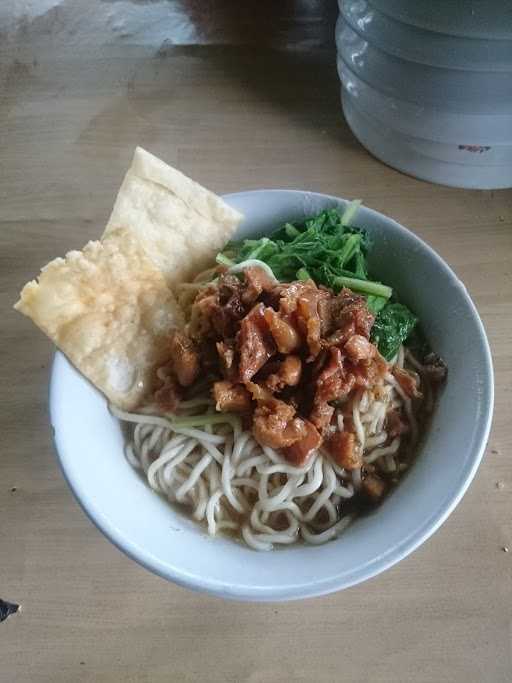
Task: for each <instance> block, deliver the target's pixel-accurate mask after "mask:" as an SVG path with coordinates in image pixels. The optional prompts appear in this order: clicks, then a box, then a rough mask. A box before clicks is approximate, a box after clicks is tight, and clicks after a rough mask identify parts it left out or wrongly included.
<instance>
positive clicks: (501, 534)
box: [0, 0, 512, 683]
mask: <svg viewBox="0 0 512 683" xmlns="http://www.w3.org/2000/svg"><path fill="white" fill-rule="evenodd" d="M14 4H15V3H14ZM21 4H25V3H21ZM33 4H34V3H32V5H33ZM219 4H220V3H219ZM242 4H243V3H238V6H240V5H242ZM276 4H279V3H274V9H273V10H272V7H271V6H270V3H260V9H259V11H258V12H256V11H254V13H251V12H250V11H249V10H246V11H243V12H240V11H237V10H236V7H237V3H226V6H225V7H224V10H223V15H222V14H221V15H217V13H216V12H215V7H214V5H215V3H211V2H209V3H204V5H203V4H202V3H199V2H196V3H192V2H191V3H186V2H182V3H173V2H167V3H166V2H149V1H147V2H142V1H137V0H131V2H128V1H127V2H123V3H116V2H115V0H108V1H107V0H104V2H100V0H91V2H80V1H79V0H70V1H68V2H67V1H65V0H63V1H62V2H60V3H59V2H54V3H50V2H48V3H47V5H48V9H47V11H45V12H41V13H40V14H39V15H37V16H32V17H30V18H27V16H21V15H20V16H18V17H14V18H11V19H12V21H11V22H10V23H7V21H6V23H5V27H4V28H5V31H4V32H3V34H2V35H1V36H0V37H1V38H2V39H1V40H0V227H1V230H0V297H1V305H2V307H1V322H0V335H1V342H0V344H1V345H0V350H1V363H0V383H1V386H2V388H3V395H2V400H1V403H0V420H1V423H0V436H1V440H2V441H1V443H2V446H1V453H0V598H3V599H4V600H8V601H10V602H14V603H19V604H20V605H21V610H20V611H19V612H18V613H16V614H13V615H11V616H9V617H8V618H7V619H6V620H5V621H3V622H2V623H0V681H1V683H14V682H16V683H24V682H30V683H32V682H39V681H44V682H46V681H48V682H52V683H55V682H61V681H62V682H68V681H73V682H75V681H76V682H78V683H81V682H85V681H91V682H92V681H94V682H109V683H110V682H113V681H128V682H131V681H133V682H137V683H138V682H148V683H153V682H159V681H173V682H175V681H178V682H180V681H219V682H236V683H238V682H245V681H250V682H260V681H261V682H277V681H320V682H326V683H327V682H331V681H344V682H358V683H366V681H377V682H385V683H402V682H403V683H406V682H407V683H408V682H409V681H415V682H416V683H423V682H429V683H430V682H432V683H434V682H435V683H442V682H445V681H446V682H449V683H458V682H461V683H481V682H491V683H505V682H506V681H510V680H512V653H511V613H512V610H511V606H512V529H511V512H512V465H511V459H510V451H511V446H512V426H511V405H512V390H511V387H512V354H511V335H512V193H511V192H510V191H500V192H481V191H466V190H456V189H448V188H444V187H438V186H434V185H430V184H427V183H424V182H420V181H417V180H414V179H412V178H409V177H407V176H404V175H401V174H400V173H397V172H396V171H394V170H392V169H389V168H387V167H386V166H384V165H383V164H381V163H379V162H377V161H376V160H375V159H373V158H372V157H371V156H369V155H368V154H367V153H366V152H365V151H364V149H362V148H361V146H360V145H359V144H358V143H357V141H356V140H355V139H354V138H353V136H352V134H351V133H350V131H349V130H348V128H347V126H346V124H345V123H344V121H343V118H342V115H341V110H340V106H339V84H338V80H337V76H336V70H335V60H334V52H333V47H332V45H331V42H332V41H331V37H330V36H331V35H332V31H333V21H334V17H335V3H332V2H326V3H324V5H322V4H321V3H318V2H316V3H311V7H310V8H309V11H306V10H305V9H304V6H305V5H307V3H293V2H288V3H283V5H282V6H281V7H280V9H279V11H277V10H276V9H275V5H276ZM248 5H249V6H250V7H249V9H250V8H252V9H253V10H255V7H256V5H255V3H248ZM205 8H206V9H205ZM178 10H179V11H178ZM2 11H3V10H2ZM157 11H161V13H162V16H163V19H162V16H160V15H158V16H157ZM166 11H168V14H169V16H168V19H169V26H171V24H172V27H173V28H172V30H171V28H169V31H168V35H166V31H165V23H164V25H163V26H162V21H164V20H165V16H166V15H165V12H166ZM171 11H172V12H174V14H173V15H172V17H171V14H170V13H171ZM271 11H274V12H277V14H275V15H272V14H271V15H270V18H269V15H268V12H271ZM179 12H181V13H182V14H181V15H180V14H179ZM109 13H110V14H109ZM266 13H267V14H266ZM297 13H298V14H297ZM180 16H182V18H183V17H185V18H186V19H187V21H188V22H189V23H188V24H186V22H185V23H184V21H185V19H183V21H181V20H180ZM109 17H110V18H109ZM177 17H178V18H177ZM171 19H172V21H171ZM123 21H124V24H123ZM180 21H181V24H180ZM109 22H110V24H109ZM116 22H117V23H116ZM130 22H131V23H130ZM137 22H138V23H137ZM151 22H154V23H152V24H151V25H149V24H150V23H151ZM172 22H174V23H172ZM185 24H186V25H187V26H189V27H190V24H192V25H194V26H195V27H196V32H195V34H194V35H192V37H190V35H191V34H190V31H189V33H188V34H187V33H186V31H185V30H184V29H183V26H185ZM134 26H136V27H135V28H134ZM180 26H181V28H180ZM116 27H117V28H116ZM137 27H138V28H137ZM141 27H142V28H141ZM176 27H178V28H176ZM173 31H174V33H173ZM180 31H181V33H180ZM187 36H188V37H187ZM262 36H263V37H262ZM137 144H139V145H142V146H144V147H146V148H147V149H149V150H150V151H152V152H154V153H155V154H157V155H159V156H161V157H162V158H164V159H166V160H167V161H169V162H170V163H173V164H175V165H176V166H178V167H179V168H181V169H182V170H183V171H184V172H186V173H188V174H189V175H191V176H192V177H194V178H196V179H197V180H198V181H200V182H202V183H204V184H205V185H206V186H208V187H210V188H211V189H213V190H215V191H217V192H220V193H222V192H233V191H237V190H243V189H251V188H261V187H288V188H301V189H311V190H318V191H321V192H326V193H332V194H336V195H341V196H345V197H349V198H351V197H363V198H364V201H365V203H366V204H367V205H368V206H370V207H372V208H375V209H377V210H379V211H382V212H384V213H385V214H387V215H390V216H393V217H394V218H396V219H397V220H398V221H399V222H401V223H403V224H404V225H406V226H408V227H409V228H411V229H412V230H413V231H414V232H416V233H417V234H418V235H419V236H421V237H422V238H423V239H425V240H426V241H428V242H429V243H430V244H431V245H432V246H433V247H434V249H436V250H437V251H438V252H439V253H440V254H441V255H442V256H443V258H445V259H446V261H447V262H448V263H449V264H450V265H451V266H452V267H453V268H454V270H455V271H456V273H457V274H458V275H459V276H460V277H461V278H462V280H463V281H464V282H465V283H466V285H467V287H468V289H469V291H470V293H471V295H472V296H473V298H474V300H475V302H476V304H477V306H478V309H479V311H480V314H481V316H482V318H483V321H484V323H485V325H486V328H487V331H488V334H489V338H490V342H491V346H492V350H493V356H494V363H495V373H496V408H495V418H494V425H493V430H492V434H491V438H490V442H489V444H488V448H487V452H486V457H485V459H484V462H483V464H482V466H481V468H480V470H479V472H478V475H477V477H476V479H475V481H474V483H473V485H472V486H471V488H470V490H469V491H468V493H467V495H466V496H465V497H464V500H463V501H462V503H461V504H460V505H459V507H458V508H457V509H456V511H455V512H454V513H453V514H452V516H451V517H450V518H449V520H448V521H447V522H446V523H445V525H444V526H443V527H442V528H441V529H440V530H439V531H438V532H437V533H436V534H435V535H434V536H433V537H432V539H431V540H429V541H428V542H427V543H426V544H425V545H423V546H422V547H421V548H420V549H419V550H418V551H417V552H415V553H414V554H413V555H412V556H410V557H409V558H407V559H406V560H404V561H403V562H401V563H400V564H399V565H397V566H395V567H394V568H393V569H391V570H389V571H387V572H386V573H384V574H383V575H381V576H379V577H377V578H375V579H373V580H371V581H369V582H367V583H365V584H363V585H360V586H357V587H355V588H352V589H349V590H346V591H343V592H340V593H337V594H335V595H331V596H328V597H325V598H321V599H314V600H308V601H305V602H294V603H287V604H265V605H258V604H237V603H227V602H223V601H221V600H219V599H214V598H210V597H207V596H204V595H200V594H195V593H192V592H188V591H186V590H184V589H181V588H178V587H176V586H174V585H172V584H170V583H167V582H165V581H164V580H162V579H160V578H157V577H156V576H153V575H152V574H150V573H149V572H147V571H146V570H144V569H142V568H141V567H139V566H138V565H137V564H135V563H134V562H132V561H131V560H129V559H128V558H126V557H125V556H124V555H123V554H122V553H121V552H119V551H118V550H117V549H116V548H115V547H114V546H112V545H111V544H110V543H109V542H108V541H107V540H106V539H105V538H104V537H103V536H102V535H101V534H100V533H99V532H98V531H97V530H96V529H95V527H94V526H93V525H92V523H91V522H90V521H89V520H88V519H87V517H86V516H85V515H84V513H83V512H82V511H81V509H80V508H79V507H78V505H77V504H76V502H75V501H74V500H73V498H72V496H71V493H70V492H69V490H68V488H67V486H66V484H65V482H64V479H63V477H62V475H61V473H60V471H59V468H58V465H57V461H56V458H55V454H54V451H53V445H52V439H51V433H50V427H49V420H48V402H47V391H48V377H49V371H50V364H51V358H52V354H53V349H52V347H51V345H50V343H49V342H48V341H47V340H46V339H45V338H44V337H43V336H42V334H40V333H39V332H38V331H37V330H36V329H35V328H34V327H33V326H32V324H31V323H30V322H29V321H28V320H26V319H24V318H23V317H22V316H21V315H19V314H17V313H15V312H14V311H13V310H12V308H11V306H12V304H13V303H14V301H15V300H16V297H17V293H18V291H19V289H20V288H21V286H22V285H23V284H24V283H25V281H27V280H28V279H31V278H33V277H34V276H35V275H36V274H37V273H38V271H39V268H40V267H41V266H42V265H43V264H45V263H46V262H47V261H48V260H50V259H51V258H53V257H55V256H57V255H63V254H64V253H65V252H66V251H67V250H69V249H71V248H75V247H76V248H81V247H82V246H83V245H84V243H85V242H86V241H87V240H88V239H91V238H96V237H98V236H99V235H100V234H101V231H102V229H103V227H104V225H105V223H106V220H107V218H108V216H109V212H110V209H111V207H112V203H113V199H114V196H115V193H116V191H117V189H118V187H119V184H120V181H121V178H122V175H123V173H124V171H125V169H126V168H127V166H128V163H129V160H130V157H131V155H132V153H133V148H134V147H135V145H137ZM440 304H441V302H440ZM508 547H510V552H508V553H507V552H505V550H504V549H505V548H508Z"/></svg>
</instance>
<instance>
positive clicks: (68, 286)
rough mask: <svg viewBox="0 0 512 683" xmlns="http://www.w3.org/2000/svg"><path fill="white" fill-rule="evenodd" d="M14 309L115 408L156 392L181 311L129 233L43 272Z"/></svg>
mask: <svg viewBox="0 0 512 683" xmlns="http://www.w3.org/2000/svg"><path fill="white" fill-rule="evenodd" d="M15 308H16V309H17V310H19V311H21V312H22V313H24V314H25V315H26V316H28V317H29V318H31V319H32V320H33V321H34V322H35V323H36V325H38V327H40V328H41V329H42V330H43V332H45V334H47V335H48V337H50V339H51V340H52V341H53V342H54V343H55V344H56V345H57V346H58V347H59V349H61V351H63V352H64V353H65V354H66V356H67V357H68V358H69V359H70V360H71V362H72V363H73V364H74V365H75V366H76V367H77V368H78V369H79V370H80V371H81V372H82V373H83V374H84V375H85V376H86V377H87V378H88V379H89V380H91V382H92V383H93V384H95V385H96V386H97V387H98V388H99V389H101V391H103V393H104V394H105V395H106V396H107V398H108V399H109V400H110V401H111V402H112V403H114V404H115V405H117V406H119V407H120V408H123V409H126V410H131V409H133V408H135V407H136V406H137V405H138V404H139V403H140V401H141V400H142V398H143V397H144V396H145V395H146V394H147V393H148V392H150V391H151V390H152V389H153V382H154V378H155V369H156V368H157V367H158V366H160V365H162V364H163V363H165V362H166V361H167V360H168V358H169V350H168V349H169V333H170V331H171V330H172V329H173V328H174V327H178V326H181V325H182V324H183V316H182V312H181V310H180V308H179V306H178V304H177V302H176V300H175V298H174V295H173V294H172V292H171V291H170V290H169V288H168V287H167V284H166V281H165V278H164V276H163V275H162V273H161V272H160V271H159V270H158V268H157V267H156V266H155V264H154V263H152V262H151V260H150V259H149V258H148V257H147V256H146V255H145V254H144V252H143V251H142V250H141V248H140V245H139V243H138V241H137V239H136V238H135V237H134V236H133V235H132V234H131V232H130V231H129V230H127V229H120V230H117V231H115V232H112V233H111V234H110V235H109V237H107V238H106V239H105V240H104V241H103V242H89V243H88V244H87V245H86V246H85V247H84V249H83V251H70V252H69V253H68V254H67V255H66V257H65V259H62V258H57V259H55V260H54V261H51V262H50V263H49V264H48V265H47V266H45V267H44V268H43V269H42V271H41V275H40V276H39V280H38V281H37V282H36V281H35V280H34V281H32V282H29V283H28V284H27V285H25V287H24V288H23V291H22V292H21V295H20V300H19V301H18V302H17V304H16V305H15Z"/></svg>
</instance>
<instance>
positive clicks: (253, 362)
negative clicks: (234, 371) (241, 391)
mask: <svg viewBox="0 0 512 683" xmlns="http://www.w3.org/2000/svg"><path fill="white" fill-rule="evenodd" d="M263 310H264V307H263V304H257V305H256V306H255V307H254V308H253V309H252V310H251V311H250V312H249V313H248V314H247V315H246V316H245V318H244V319H243V320H242V322H241V324H240V332H239V334H238V337H237V342H238V348H239V350H240V364H239V371H240V378H241V380H242V381H243V382H248V381H249V380H250V379H251V378H252V377H253V376H254V375H255V374H256V373H257V372H258V370H260V369H261V368H262V367H263V366H264V365H265V363H266V362H267V361H268V359H269V358H270V357H271V356H272V355H273V354H274V353H275V345H274V342H273V340H272V336H271V335H270V332H269V330H268V326H267V323H266V321H265V317H264V313H263Z"/></svg>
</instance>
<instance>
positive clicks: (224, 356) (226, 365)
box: [216, 341, 238, 380]
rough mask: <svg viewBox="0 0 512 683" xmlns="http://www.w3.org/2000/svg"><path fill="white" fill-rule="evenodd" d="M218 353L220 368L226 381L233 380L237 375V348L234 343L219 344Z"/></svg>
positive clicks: (217, 345) (217, 346)
mask: <svg viewBox="0 0 512 683" xmlns="http://www.w3.org/2000/svg"><path fill="white" fill-rule="evenodd" d="M216 348H217V353H218V354H219V360H220V367H221V370H222V374H223V375H224V377H226V379H230V380H233V379H234V378H235V376H236V374H237V372H238V371H237V367H236V363H235V348H234V346H233V344H232V343H227V342H223V341H220V342H217V344H216Z"/></svg>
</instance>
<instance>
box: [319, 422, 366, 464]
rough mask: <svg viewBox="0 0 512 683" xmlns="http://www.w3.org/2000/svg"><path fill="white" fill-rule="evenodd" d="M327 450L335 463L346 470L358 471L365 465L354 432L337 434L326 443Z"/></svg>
mask: <svg viewBox="0 0 512 683" xmlns="http://www.w3.org/2000/svg"><path fill="white" fill-rule="evenodd" d="M326 448H327V450H328V451H329V453H330V454H331V456H332V458H333V460H334V462H335V463H337V464H338V465H339V466H340V467H343V468H344V469H346V470H356V469H358V468H359V467H361V466H362V464H363V459H362V457H361V454H360V452H359V448H358V447H357V444H356V438H355V435H354V434H353V433H352V432H347V431H344V432H335V433H334V434H333V435H332V436H331V438H330V439H329V440H328V441H327V443H326Z"/></svg>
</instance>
